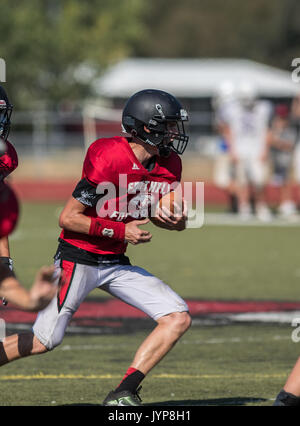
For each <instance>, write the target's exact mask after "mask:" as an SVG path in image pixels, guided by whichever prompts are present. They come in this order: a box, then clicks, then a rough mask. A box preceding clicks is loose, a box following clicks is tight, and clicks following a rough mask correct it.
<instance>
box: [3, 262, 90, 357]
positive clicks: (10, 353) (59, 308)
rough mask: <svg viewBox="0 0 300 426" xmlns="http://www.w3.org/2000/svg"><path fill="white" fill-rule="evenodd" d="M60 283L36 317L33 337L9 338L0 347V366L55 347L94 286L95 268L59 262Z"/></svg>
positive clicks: (30, 334) (27, 334) (27, 335)
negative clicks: (55, 294) (56, 292)
mask: <svg viewBox="0 0 300 426" xmlns="http://www.w3.org/2000/svg"><path fill="white" fill-rule="evenodd" d="M61 266H62V269H63V280H62V282H61V284H60V285H59V291H58V294H57V296H56V297H55V298H54V299H53V300H52V301H51V302H50V304H49V305H48V306H47V307H46V308H45V309H44V310H43V311H41V312H40V313H39V314H38V317H37V319H36V321H35V324H34V326H33V333H25V334H21V335H18V334H17V335H13V336H10V337H7V338H6V339H4V341H3V342H2V343H1V345H0V365H4V364H7V363H8V362H11V361H14V360H16V359H19V358H23V357H26V356H29V355H37V354H42V353H45V352H47V351H49V350H52V349H54V348H55V347H56V346H58V345H59V344H60V343H61V342H62V340H63V337H64V334H65V330H66V328H67V326H68V323H69V321H70V320H71V318H72V316H73V314H74V313H75V312H76V310H77V309H78V307H79V305H80V303H81V302H82V301H83V299H84V298H85V297H86V295H87V294H88V293H89V292H90V291H91V290H93V289H94V288H95V287H97V285H98V270H97V268H96V267H92V266H86V265H81V264H75V263H73V262H66V261H62V265H61Z"/></svg>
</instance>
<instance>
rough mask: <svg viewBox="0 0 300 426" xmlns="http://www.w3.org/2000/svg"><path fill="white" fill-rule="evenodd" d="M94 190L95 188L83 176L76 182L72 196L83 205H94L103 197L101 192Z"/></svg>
mask: <svg viewBox="0 0 300 426" xmlns="http://www.w3.org/2000/svg"><path fill="white" fill-rule="evenodd" d="M96 191H97V188H96V187H95V186H93V185H92V184H91V183H90V182H89V181H88V180H87V179H86V178H84V179H82V180H81V181H80V182H78V184H77V186H76V188H75V189H74V191H73V194H72V196H73V197H74V198H75V199H76V200H77V201H79V202H80V203H81V204H83V205H84V206H87V207H95V206H96V204H97V203H98V201H99V200H100V199H101V197H103V194H97V193H96Z"/></svg>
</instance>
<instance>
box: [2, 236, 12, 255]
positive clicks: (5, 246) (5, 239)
mask: <svg viewBox="0 0 300 426" xmlns="http://www.w3.org/2000/svg"><path fill="white" fill-rule="evenodd" d="M0 257H10V252H9V243H8V237H3V238H0Z"/></svg>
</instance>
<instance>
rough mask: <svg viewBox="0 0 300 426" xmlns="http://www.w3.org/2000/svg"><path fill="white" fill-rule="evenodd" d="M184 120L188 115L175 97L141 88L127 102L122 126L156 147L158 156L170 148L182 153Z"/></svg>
mask: <svg viewBox="0 0 300 426" xmlns="http://www.w3.org/2000/svg"><path fill="white" fill-rule="evenodd" d="M184 121H188V115H187V112H186V111H185V110H184V109H183V108H182V106H181V105H180V103H179V102H178V100H177V99H176V98H175V97H174V96H172V95H170V94H169V93H167V92H163V91H161V90H154V89H153V90H142V91H141V92H138V93H136V94H135V95H133V96H132V97H131V98H130V99H129V100H128V101H127V104H126V105H125V108H124V110H123V117H122V126H123V129H124V131H125V132H126V133H129V134H131V135H132V136H134V137H137V138H139V139H141V140H142V141H143V142H145V143H148V144H149V145H152V146H156V147H157V148H158V151H159V155H162V156H167V155H169V153H170V151H171V150H172V151H175V152H176V153H177V154H180V155H181V154H183V152H184V150H185V148H186V146H187V143H188V140H189V137H188V136H187V135H186V133H185V129H184V124H183V122H184Z"/></svg>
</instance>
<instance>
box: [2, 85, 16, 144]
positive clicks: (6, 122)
mask: <svg viewBox="0 0 300 426" xmlns="http://www.w3.org/2000/svg"><path fill="white" fill-rule="evenodd" d="M12 110H13V106H12V105H11V104H10V102H9V100H8V97H7V94H6V92H5V90H4V89H3V87H2V86H0V138H2V139H3V140H4V141H6V140H7V138H8V135H9V131H10V124H11V123H10V118H11V114H12Z"/></svg>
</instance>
